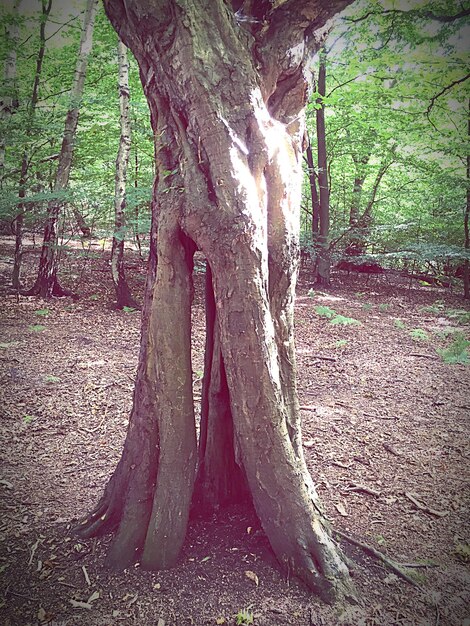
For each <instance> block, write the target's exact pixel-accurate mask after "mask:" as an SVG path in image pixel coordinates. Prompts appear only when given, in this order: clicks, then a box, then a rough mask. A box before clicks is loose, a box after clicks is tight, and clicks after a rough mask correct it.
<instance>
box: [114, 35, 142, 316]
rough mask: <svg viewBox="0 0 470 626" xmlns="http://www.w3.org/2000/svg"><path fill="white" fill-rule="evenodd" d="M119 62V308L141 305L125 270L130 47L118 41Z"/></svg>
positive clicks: (116, 219)
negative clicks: (128, 58) (130, 287)
mask: <svg viewBox="0 0 470 626" xmlns="http://www.w3.org/2000/svg"><path fill="white" fill-rule="evenodd" d="M118 65H119V85H118V89H119V108H120V112H121V115H120V121H121V137H120V141H119V150H118V154H117V157H116V184H115V191H114V236H113V245H112V250H111V275H112V277H113V283H114V287H115V289H116V302H117V307H118V309H122V308H123V307H125V306H128V307H132V308H139V306H138V304H137V303H136V301H135V300H134V299H133V297H132V295H131V291H130V289H129V285H128V284H127V280H126V274H125V270H124V239H125V233H124V228H125V216H124V209H125V206H126V183H127V167H128V164H129V155H130V151H131V124H130V119H129V64H128V61H127V48H126V46H125V45H124V44H123V43H122V42H121V41H119V42H118Z"/></svg>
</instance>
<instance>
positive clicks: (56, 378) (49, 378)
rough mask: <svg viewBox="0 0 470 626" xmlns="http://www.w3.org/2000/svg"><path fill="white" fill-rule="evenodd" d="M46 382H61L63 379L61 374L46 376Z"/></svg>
mask: <svg viewBox="0 0 470 626" xmlns="http://www.w3.org/2000/svg"><path fill="white" fill-rule="evenodd" d="M45 381H46V383H61V382H62V379H61V378H59V376H46V378H45Z"/></svg>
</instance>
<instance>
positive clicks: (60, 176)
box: [25, 0, 98, 298]
mask: <svg viewBox="0 0 470 626" xmlns="http://www.w3.org/2000/svg"><path fill="white" fill-rule="evenodd" d="M97 8H98V0H88V2H87V6H86V11H85V18H84V22H83V29H82V37H81V40H80V48H79V52H78V59H77V65H76V68H75V76H74V81H73V85H72V90H71V92H70V107H69V110H68V112H67V117H66V119H65V129H64V136H63V139H62V146H61V149H60V154H59V160H58V165H57V172H56V176H55V183H54V192H55V193H56V194H60V193H61V192H63V191H64V190H65V189H67V186H68V183H69V177H70V168H71V166H72V158H73V149H74V142H75V134H76V131H77V125H78V116H79V113H80V100H81V97H82V93H83V87H84V84H85V76H86V66H87V61H88V56H89V54H90V52H91V46H92V40H93V26H94V19H95V14H96V10H97ZM61 206H62V203H61V202H60V201H58V199H57V198H56V199H55V200H52V201H51V202H50V203H49V206H48V215H47V221H46V226H45V229H44V238H43V244H42V249H41V258H40V260H39V270H38V276H37V279H36V282H35V284H34V285H33V287H31V289H30V290H28V291H27V292H25V294H26V295H40V296H41V297H42V298H50V297H52V296H63V295H71V292H70V291H68V290H66V289H64V288H63V287H61V285H60V284H59V280H58V276H57V271H58V255H57V245H58V225H59V217H60V209H61Z"/></svg>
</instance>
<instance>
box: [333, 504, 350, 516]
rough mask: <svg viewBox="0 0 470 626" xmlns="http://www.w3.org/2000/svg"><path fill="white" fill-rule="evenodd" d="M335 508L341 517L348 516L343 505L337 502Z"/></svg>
mask: <svg viewBox="0 0 470 626" xmlns="http://www.w3.org/2000/svg"><path fill="white" fill-rule="evenodd" d="M335 508H336V510H337V511H338V513H339V514H340V515H342V516H343V517H348V513H347V511H346V509H345V508H344V505H343V504H341V503H339V504H335Z"/></svg>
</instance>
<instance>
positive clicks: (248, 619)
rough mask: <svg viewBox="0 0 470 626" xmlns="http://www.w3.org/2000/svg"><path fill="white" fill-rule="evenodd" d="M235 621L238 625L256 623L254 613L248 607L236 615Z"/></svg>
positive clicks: (247, 625)
mask: <svg viewBox="0 0 470 626" xmlns="http://www.w3.org/2000/svg"><path fill="white" fill-rule="evenodd" d="M235 623H236V624H237V626H250V624H254V615H253V613H252V612H251V611H250V610H249V609H248V608H247V609H241V610H240V611H238V613H237V614H236V615H235Z"/></svg>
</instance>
